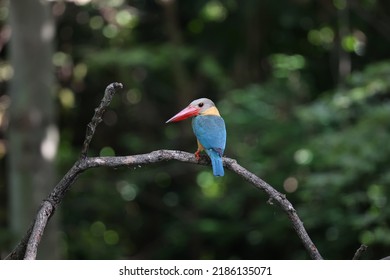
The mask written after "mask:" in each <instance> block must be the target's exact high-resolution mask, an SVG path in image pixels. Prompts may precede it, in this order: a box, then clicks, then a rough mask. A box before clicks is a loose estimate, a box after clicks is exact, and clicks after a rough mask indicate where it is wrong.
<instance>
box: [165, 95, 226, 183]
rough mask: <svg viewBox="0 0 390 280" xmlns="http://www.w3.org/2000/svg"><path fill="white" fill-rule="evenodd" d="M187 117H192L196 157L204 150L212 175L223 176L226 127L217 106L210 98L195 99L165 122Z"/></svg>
mask: <svg viewBox="0 0 390 280" xmlns="http://www.w3.org/2000/svg"><path fill="white" fill-rule="evenodd" d="M189 117H193V118H192V130H193V131H194V134H195V136H196V138H197V142H198V150H197V151H196V152H195V157H196V159H197V160H199V153H200V152H201V151H202V150H205V151H206V153H207V155H208V156H209V157H210V159H211V165H212V167H213V174H214V176H223V175H224V170H223V163H222V155H223V152H224V150H225V145H226V128H225V122H224V120H223V119H222V117H221V115H220V114H219V111H218V109H217V107H215V105H214V103H213V101H211V100H210V99H207V98H200V99H196V100H194V101H192V102H191V103H190V105H188V106H187V107H186V108H184V109H183V110H182V111H180V112H179V113H177V114H176V115H174V116H173V117H172V118H170V119H169V120H167V123H169V122H178V121H182V120H184V119H187V118H189Z"/></svg>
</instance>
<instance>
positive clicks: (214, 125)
mask: <svg viewBox="0 0 390 280" xmlns="http://www.w3.org/2000/svg"><path fill="white" fill-rule="evenodd" d="M192 129H193V130H194V133H195V136H196V138H198V140H199V142H200V143H201V144H202V146H203V147H204V148H205V149H206V150H209V149H212V150H214V151H216V152H217V153H218V154H219V155H220V156H222V155H223V152H224V150H225V145H226V127H225V122H224V120H223V119H222V118H221V117H220V116H214V115H206V116H197V117H195V118H193V120H192Z"/></svg>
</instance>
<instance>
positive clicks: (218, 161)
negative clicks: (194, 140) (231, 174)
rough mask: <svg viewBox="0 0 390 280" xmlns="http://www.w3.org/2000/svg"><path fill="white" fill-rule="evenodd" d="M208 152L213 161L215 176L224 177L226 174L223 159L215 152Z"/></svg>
mask: <svg viewBox="0 0 390 280" xmlns="http://www.w3.org/2000/svg"><path fill="white" fill-rule="evenodd" d="M206 152H207V154H208V155H209V157H210V159H211V165H212V167H213V174H214V176H223V175H224V174H225V172H224V170H223V163H222V157H221V156H220V155H219V154H218V153H217V152H216V151H214V150H206Z"/></svg>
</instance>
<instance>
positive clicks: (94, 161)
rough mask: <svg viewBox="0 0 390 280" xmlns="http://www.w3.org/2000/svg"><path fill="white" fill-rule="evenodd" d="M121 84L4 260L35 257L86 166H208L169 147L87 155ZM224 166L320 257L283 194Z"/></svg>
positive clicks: (233, 164)
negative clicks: (278, 213)
mask: <svg viewBox="0 0 390 280" xmlns="http://www.w3.org/2000/svg"><path fill="white" fill-rule="evenodd" d="M121 88H122V84H120V83H113V84H110V85H109V86H108V87H107V88H106V91H105V95H104V97H103V100H102V102H101V104H100V105H99V107H98V108H97V109H96V110H95V115H94V117H93V118H92V121H91V122H90V123H89V124H88V127H87V132H86V139H85V141H84V144H83V148H82V152H81V156H80V158H79V160H78V161H77V162H76V163H75V164H74V165H73V166H72V168H71V169H70V170H69V171H68V172H67V173H66V174H65V176H64V177H63V178H62V179H61V181H60V182H59V183H58V184H57V185H56V186H55V187H54V189H53V191H52V192H51V193H50V194H49V196H48V197H47V198H46V199H45V200H44V201H43V202H42V204H41V206H40V209H39V210H38V213H37V216H36V218H35V220H34V222H33V224H32V225H31V226H30V228H29V229H28V230H27V233H26V234H25V236H24V237H23V238H22V240H21V241H20V242H19V244H18V245H17V246H16V247H15V249H14V250H13V251H12V252H11V253H10V254H9V255H8V256H7V257H6V259H23V258H24V259H35V258H36V255H37V250H38V246H39V243H40V241H41V237H42V235H43V233H44V230H45V227H46V225H47V223H48V221H49V219H50V217H51V216H52V215H53V213H54V211H55V209H56V208H57V207H58V205H59V204H60V203H61V201H62V200H63V198H64V196H65V194H66V192H67V191H68V190H69V189H70V187H71V186H72V185H73V183H74V182H75V181H76V179H77V177H78V176H79V175H80V174H81V173H82V172H84V171H85V170H88V169H90V168H97V167H113V168H114V167H115V168H116V167H121V166H124V167H133V166H139V165H141V166H142V165H147V164H152V163H157V162H162V161H171V160H176V161H181V162H184V163H192V164H201V165H210V160H209V158H208V157H207V156H205V155H204V156H202V157H201V158H200V160H199V161H198V160H196V158H195V156H194V155H193V154H192V153H187V152H183V151H173V150H157V151H153V152H150V153H147V154H139V155H131V156H117V157H87V152H88V147H89V143H90V142H91V139H92V137H93V134H94V132H95V129H96V126H97V125H98V124H99V123H100V122H101V117H102V115H103V113H104V111H105V109H106V108H107V106H108V105H109V103H110V101H111V99H112V96H113V94H114V93H115V91H116V90H118V89H121ZM223 163H224V166H225V167H226V168H227V169H229V170H231V171H233V172H234V173H236V174H238V175H239V176H241V177H242V178H243V179H245V180H246V181H248V182H249V183H251V184H252V185H253V186H254V187H255V188H257V189H259V190H261V191H264V192H265V193H266V194H267V195H268V196H269V198H270V200H272V201H273V202H275V203H273V204H275V205H277V206H278V207H279V208H281V209H282V210H283V211H284V212H285V213H286V214H287V217H288V218H289V219H290V221H291V223H292V226H293V228H294V230H295V232H296V233H297V235H298V237H299V239H300V240H301V242H302V243H303V245H304V247H305V249H306V251H307V252H308V254H309V255H310V257H311V258H312V259H317V260H320V259H322V257H321V255H320V253H319V252H318V250H317V248H316V246H315V245H314V243H313V242H312V240H311V239H310V237H309V235H308V233H307V231H306V229H305V228H304V226H303V223H302V221H301V220H300V218H299V216H298V215H297V212H296V210H295V209H294V207H293V205H292V204H291V203H290V202H289V201H288V200H287V198H286V196H285V195H284V194H282V193H280V192H278V191H277V190H275V189H274V188H273V187H272V186H270V185H269V184H267V183H266V182H265V181H263V180H262V179H260V178H259V177H257V176H256V175H255V174H253V173H251V172H249V171H248V170H246V169H245V168H244V167H242V166H241V165H239V164H238V163H237V161H236V160H234V159H231V158H226V157H225V158H223Z"/></svg>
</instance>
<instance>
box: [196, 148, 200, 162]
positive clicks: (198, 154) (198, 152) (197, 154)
mask: <svg viewBox="0 0 390 280" xmlns="http://www.w3.org/2000/svg"><path fill="white" fill-rule="evenodd" d="M195 158H196V160H197V161H199V160H200V151H199V150H197V151H196V152H195Z"/></svg>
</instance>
